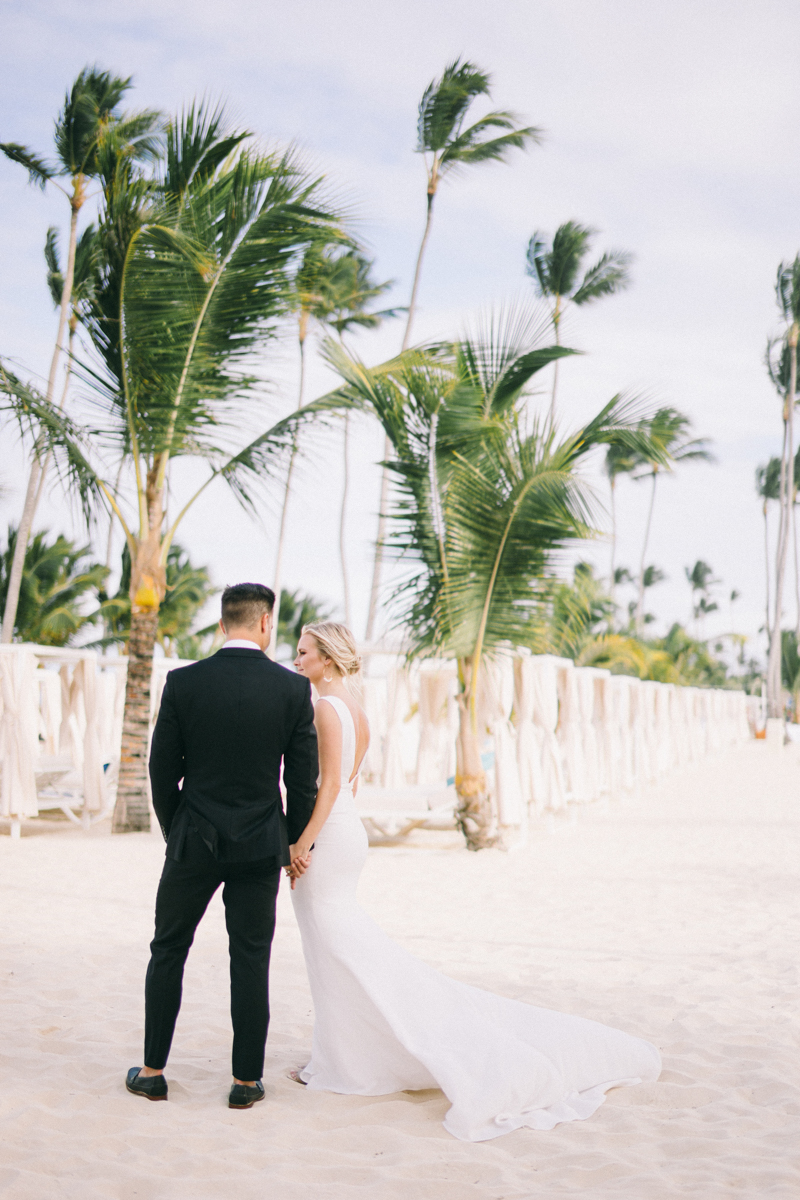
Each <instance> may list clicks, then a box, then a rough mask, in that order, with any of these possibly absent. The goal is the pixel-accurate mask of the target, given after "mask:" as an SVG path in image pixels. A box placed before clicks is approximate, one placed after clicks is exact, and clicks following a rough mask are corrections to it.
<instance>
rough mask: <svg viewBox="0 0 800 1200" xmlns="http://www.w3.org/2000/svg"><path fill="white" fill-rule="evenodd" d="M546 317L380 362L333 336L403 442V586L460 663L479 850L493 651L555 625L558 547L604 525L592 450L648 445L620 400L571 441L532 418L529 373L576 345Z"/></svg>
mask: <svg viewBox="0 0 800 1200" xmlns="http://www.w3.org/2000/svg"><path fill="white" fill-rule="evenodd" d="M533 328H534V326H533V323H531V322H528V323H527V325H526V323H525V322H524V321H518V322H517V323H516V325H514V323H513V322H512V321H509V320H508V319H506V320H502V321H496V322H493V323H492V324H490V326H489V328H488V329H487V330H486V331H484V332H483V333H482V334H481V335H479V336H478V337H475V338H465V339H464V340H462V341H460V342H458V343H456V344H455V345H454V346H452V347H447V348H439V349H438V350H435V351H434V350H429V351H420V352H411V351H407V352H406V354H405V355H401V356H400V357H399V358H398V359H396V360H394V361H393V362H390V363H384V364H383V365H382V366H381V367H378V368H375V369H373V370H368V369H367V368H365V367H364V366H363V365H362V364H361V363H359V362H357V361H355V360H353V359H349V358H348V357H346V356H345V355H344V354H343V352H342V351H341V350H339V349H338V348H337V347H335V346H333V345H332V344H329V345H328V357H329V360H330V362H331V364H332V365H333V366H335V367H336V369H337V370H338V371H339V373H340V375H341V376H342V378H343V379H344V381H345V386H344V388H343V389H342V394H343V395H344V396H345V397H347V398H348V399H351V400H354V401H355V400H360V402H361V403H362V404H364V405H365V406H366V407H367V408H370V409H371V410H372V411H373V412H375V413H376V415H377V416H378V417H379V419H380V420H381V422H382V424H383V427H384V430H385V432H386V434H387V436H388V437H389V439H390V441H391V444H392V450H393V456H392V459H391V460H390V463H389V466H390V469H391V470H392V471H393V473H394V474H395V476H396V478H397V480H398V491H399V497H400V499H399V502H398V507H397V510H396V512H395V513H394V514H393V525H394V534H393V536H392V538H391V539H390V542H389V545H390V546H391V547H392V548H393V550H394V552H395V553H396V555H397V556H398V558H399V560H400V562H406V563H408V564H409V571H408V575H407V578H406V579H405V580H404V581H403V582H402V584H401V585H400V587H399V588H398V590H397V592H396V594H395V603H396V615H397V624H398V625H400V626H402V628H403V629H404V630H405V632H406V637H407V652H408V653H409V655H412V656H413V655H427V654H435V655H443V656H447V657H453V658H455V659H456V660H457V663H458V678H459V696H458V704H459V737H458V766H457V774H456V789H457V792H458V809H457V819H458V822H459V825H460V828H461V829H462V831H463V833H464V836H465V838H466V841H467V845H468V846H469V847H470V849H473V850H477V849H481V848H482V847H485V846H489V845H492V844H493V842H494V840H495V833H494V828H493V824H494V815H493V810H492V802H491V796H490V794H489V789H488V783H487V778H486V773H485V771H484V769H483V766H482V763H481V749H482V745H481V743H482V736H481V731H480V729H479V723H478V693H479V688H480V682H481V672H482V665H483V662H484V659H485V658H486V657H487V656H492V655H494V654H496V653H498V652H499V651H500V650H501V649H502V648H503V647H508V646H513V645H517V644H520V643H527V644H530V643H531V642H532V641H534V642H535V641H536V640H538V638H539V637H540V636H541V626H542V615H543V613H544V611H545V610H546V606H547V598H548V593H549V584H548V583H547V582H546V576H547V575H548V573H550V571H551V562H552V558H553V555H554V553H555V552H556V551H557V550H558V549H559V548H560V547H562V546H564V545H566V544H567V543H568V542H570V541H571V540H573V539H575V538H584V537H586V536H587V535H588V534H589V532H590V525H589V509H588V499H587V495H586V493H585V491H584V488H583V486H582V484H581V482H580V481H579V480H578V478H577V477H576V475H575V468H576V467H577V465H578V463H579V462H580V460H581V459H582V458H583V456H584V455H585V454H586V453H587V452H588V451H589V450H590V449H593V448H595V447H596V446H597V445H599V444H607V443H608V442H609V441H612V440H616V439H619V440H622V441H626V442H627V443H628V444H629V445H630V447H631V449H632V450H634V451H636V452H638V451H639V450H641V449H642V445H641V442H642V435H641V434H640V432H639V430H638V427H637V426H636V424H635V422H634V421H633V416H634V414H633V413H631V412H627V411H626V410H625V408H624V406H619V405H617V404H614V403H612V404H610V405H607V406H606V407H605V408H604V409H603V411H602V412H601V413H600V414H599V416H598V417H597V418H596V419H595V420H594V421H592V422H590V423H589V424H588V425H587V426H586V427H584V428H583V429H582V430H580V431H579V432H578V433H577V434H575V435H573V436H572V437H569V438H566V439H565V440H564V441H563V442H560V443H556V441H555V438H554V434H553V431H552V429H548V428H543V427H542V426H541V425H540V424H538V423H537V422H533V424H532V427H531V428H530V429H529V428H527V427H526V423H525V418H524V415H523V411H522V409H523V406H524V399H525V389H526V386H527V385H528V383H529V381H530V380H531V378H532V377H533V375H534V374H536V373H537V372H538V371H540V370H542V369H543V368H544V367H546V366H548V365H549V364H550V363H551V362H552V361H553V360H554V358H555V357H557V356H558V355H559V354H560V355H563V354H564V353H568V351H567V352H565V350H564V349H563V348H561V347H553V346H541V345H537V344H536V342H535V339H533V338H532V337H531V336H530V334H531V331H532V329H533ZM539 328H540V329H541V326H540V327H539ZM526 335H527V336H526Z"/></svg>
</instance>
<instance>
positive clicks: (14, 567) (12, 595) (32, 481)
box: [0, 176, 83, 645]
mask: <svg viewBox="0 0 800 1200" xmlns="http://www.w3.org/2000/svg"><path fill="white" fill-rule="evenodd" d="M71 205H72V215H71V218H70V225H69V254H68V257H67V274H66V278H65V279H64V287H63V289H62V292H61V308H60V310H59V314H58V333H57V334H56V344H55V347H54V349H53V357H52V359H51V361H50V375H49V378H48V380H47V394H46V400H47V403H48V404H52V403H53V396H54V394H55V390H56V378H57V376H58V364H59V362H60V361H61V352H62V349H63V346H64V331H65V329H66V327H67V319H68V316H69V311H70V305H71V303H72V283H73V280H74V278H75V247H76V245H77V241H78V213H79V212H80V210H81V206H82V205H83V183H82V178H81V176H78V178H77V179H76V181H75V184H74V187H73V193H72V199H71ZM64 394H65V395H66V392H65V393H64ZM41 449H42V447H41V442H40V441H37V443H36V446H35V447H34V451H33V461H32V462H31V473H30V475H29V477H28V487H27V490H26V492H25V503H24V505H23V508H22V516H21V517H20V522H19V527H18V528H17V544H16V546H15V547H14V558H13V560H12V563H11V570H10V572H9V577H8V591H7V593H6V606H5V610H4V612H3V629H2V634H0V642H2V643H3V644H4V645H7V644H8V643H9V642H11V641H12V639H13V636H14V625H15V624H16V620H17V606H18V604H19V590H20V587H21V586H22V572H23V568H24V566H25V551H26V550H27V549H28V541H29V540H30V536H31V529H32V528H33V522H34V519H35V517H36V505H37V503H38V500H39V496H40V485H41V483H42V482H43V480H42V476H43V474H44V470H43V464H42V461H41V458H40V455H41Z"/></svg>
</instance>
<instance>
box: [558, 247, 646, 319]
mask: <svg viewBox="0 0 800 1200" xmlns="http://www.w3.org/2000/svg"><path fill="white" fill-rule="evenodd" d="M632 262H633V255H632V254H628V253H627V252H626V251H624V250H608V251H607V252H606V253H605V254H604V255H603V256H602V257H601V258H600V259H598V261H597V262H596V263H595V264H594V266H592V267H590V268H589V270H588V271H587V272H586V274H585V275H584V277H583V280H582V282H581V285H580V287H578V288H577V289H576V290H575V291H574V292H573V293H572V297H571V299H572V303H573V304H577V305H578V306H580V305H582V304H589V303H590V302H591V301H592V300H597V299H599V298H600V297H601V296H611V295H614V294H615V293H616V292H621V291H622V290H623V288H626V287H628V286H629V284H630V282H631V278H630V274H629V272H628V267H629V266H630V264H631V263H632Z"/></svg>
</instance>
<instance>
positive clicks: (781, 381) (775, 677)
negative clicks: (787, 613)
mask: <svg viewBox="0 0 800 1200" xmlns="http://www.w3.org/2000/svg"><path fill="white" fill-rule="evenodd" d="M775 295H776V298H777V301H778V308H779V310H780V314H781V317H782V318H783V320H784V322H785V326H786V328H785V333H784V336H783V339H782V341H783V351H782V354H781V358H780V367H779V372H778V373H777V374H776V372H775V371H774V370H773V369H772V368H770V374H771V375H772V378H773V382H775V383H777V384H778V385H779V391H781V392H782V398H783V431H784V432H783V449H782V453H781V478H780V507H781V514H780V524H779V526H778V546H777V549H776V552H775V608H774V615H773V620H772V625H771V628H770V637H769V657H768V660H767V704H768V706H769V715H770V716H771V717H780V716H781V715H782V711H783V701H782V697H781V618H782V615H783V585H784V579H785V575H786V562H787V555H788V550H789V539H790V537H791V532H792V515H793V508H794V493H795V480H794V455H795V450H794V406H795V399H796V392H797V339H798V336H800V254H798V255H796V256H795V259H794V261H793V262H790V263H787V262H783V263H781V264H780V266H779V267H778V277H777V280H776V283H775ZM770 350H771V347H770ZM770 361H771V356H770V351H769V350H768V365H770Z"/></svg>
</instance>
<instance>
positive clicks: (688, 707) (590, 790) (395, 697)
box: [362, 651, 753, 840]
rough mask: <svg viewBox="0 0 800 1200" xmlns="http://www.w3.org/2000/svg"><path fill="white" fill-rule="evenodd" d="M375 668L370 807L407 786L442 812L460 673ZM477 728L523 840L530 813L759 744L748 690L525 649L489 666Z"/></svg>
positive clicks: (435, 667) (505, 818) (632, 787)
mask: <svg viewBox="0 0 800 1200" xmlns="http://www.w3.org/2000/svg"><path fill="white" fill-rule="evenodd" d="M376 668H377V669H376V670H375V672H374V674H373V675H372V676H371V677H370V678H367V679H366V680H365V681H364V685H363V690H364V703H365V707H366V709H367V713H368V715H369V717H370V725H371V727H372V728H373V730H376V729H378V730H381V731H382V736H381V737H379V738H375V737H374V738H373V742H372V745H371V747H370V750H369V752H368V757H367V760H366V762H365V765H364V770H363V772H362V777H363V778H364V779H365V780H366V781H367V789H368V791H369V788H370V785H371V786H372V789H373V790H372V803H373V804H375V802H376V800H377V799H379V797H380V794H381V793H384V794H390V795H393V796H395V797H398V796H399V795H400V793H401V791H402V789H403V788H405V789H407V790H411V791H413V792H416V794H417V797H418V799H419V798H427V801H428V804H429V807H431V808H437V810H441V808H442V806H443V805H444V803H445V796H444V793H443V790H442V789H443V788H445V787H446V786H447V783H448V782H449V783H450V785H451V786H452V781H453V777H454V775H455V766H456V764H455V746H456V737H457V732H458V707H457V701H456V691H457V680H456V666H455V664H454V663H450V662H434V661H428V662H423V663H421V664H417V665H412V666H404V665H402V663H401V662H400V661H399V660H397V659H393V660H392V659H387V660H385V661H384V670H383V671H382V672H381V671H380V665H379V664H376ZM478 724H479V729H480V733H481V736H482V737H483V739H484V754H483V761H484V766H485V767H486V769H487V773H488V775H489V780H490V786H491V789H492V794H493V799H494V803H495V806H496V817H497V822H498V824H499V825H500V826H501V827H503V828H505V829H507V830H509V831H513V830H515V829H516V830H517V831H519V832H520V833H523V834H524V831H525V829H526V828H527V823H528V820H529V817H530V816H531V815H535V816H541V815H542V814H544V813H557V812H561V811H564V810H565V809H566V808H567V806H568V805H570V804H586V803H591V802H592V801H595V800H598V799H601V798H602V797H618V796H621V795H623V794H625V793H630V792H633V791H636V790H637V789H638V788H640V787H641V786H642V785H643V784H647V783H651V782H653V781H655V780H656V779H658V778H660V777H661V776H663V775H665V774H667V773H668V772H670V771H672V770H674V769H676V768H678V767H681V766H683V765H684V764H686V763H689V762H694V761H697V760H699V759H702V758H704V757H706V756H707V755H713V754H719V753H721V752H723V751H724V750H726V749H728V748H731V747H734V746H736V745H738V744H740V743H742V742H745V741H747V740H748V739H749V738H751V737H752V736H753V730H752V727H751V721H750V720H749V719H748V697H746V696H745V694H744V693H743V692H741V691H734V690H727V689H712V688H694V687H679V686H676V685H674V684H666V683H656V682H652V681H649V680H640V679H635V678H632V677H630V676H627V675H613V674H611V673H610V672H609V671H606V670H599V669H596V668H591V667H576V666H575V665H574V664H573V663H572V661H571V660H569V659H564V658H556V657H554V656H551V655H533V654H530V653H527V652H524V651H519V652H517V653H508V654H505V655H501V656H499V657H497V658H496V659H495V660H494V661H493V662H491V663H489V664H487V666H486V668H485V670H484V673H483V686H482V690H481V694H480V696H479V703H478ZM408 811H409V812H410V811H411V810H408ZM512 840H513V837H512Z"/></svg>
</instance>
